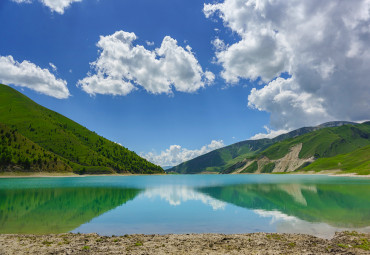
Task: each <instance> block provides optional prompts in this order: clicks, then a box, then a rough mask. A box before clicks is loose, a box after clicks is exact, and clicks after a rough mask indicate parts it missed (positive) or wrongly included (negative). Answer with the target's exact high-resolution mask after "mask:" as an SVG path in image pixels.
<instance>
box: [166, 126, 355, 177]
mask: <svg viewBox="0 0 370 255" xmlns="http://www.w3.org/2000/svg"><path fill="white" fill-rule="evenodd" d="M345 124H355V123H351V122H346V121H334V122H328V123H324V124H322V125H320V126H317V127H303V128H299V129H297V130H293V131H291V132H289V133H286V134H282V135H279V136H277V137H275V138H273V139H259V140H247V141H242V142H238V143H235V144H232V145H229V146H226V147H223V148H220V149H217V150H214V151H211V152H209V153H207V154H204V155H201V156H199V157H196V158H194V159H191V160H189V161H186V162H184V163H181V164H179V165H178V166H175V167H173V168H170V169H168V171H172V172H178V173H182V174H196V173H201V172H222V171H224V170H225V169H228V168H230V167H232V166H233V165H234V164H236V163H238V162H240V161H242V160H243V159H245V158H249V157H252V156H254V155H256V154H258V153H259V152H261V151H263V150H265V149H266V148H268V147H269V146H271V145H273V144H274V143H276V142H278V141H282V140H285V139H288V138H293V137H297V136H300V135H302V134H306V133H309V132H312V131H315V130H319V129H322V128H326V127H333V126H334V127H335V126H341V125H345Z"/></svg>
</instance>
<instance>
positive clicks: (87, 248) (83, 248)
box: [82, 245, 90, 250]
mask: <svg viewBox="0 0 370 255" xmlns="http://www.w3.org/2000/svg"><path fill="white" fill-rule="evenodd" d="M82 250H90V246H88V245H85V246H84V247H82Z"/></svg>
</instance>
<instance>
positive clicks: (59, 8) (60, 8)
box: [12, 0, 82, 14]
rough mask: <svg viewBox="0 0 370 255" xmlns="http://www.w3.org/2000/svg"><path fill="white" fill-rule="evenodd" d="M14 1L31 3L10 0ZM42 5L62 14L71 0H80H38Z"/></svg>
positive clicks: (30, 0) (29, 0) (21, 1)
mask: <svg viewBox="0 0 370 255" xmlns="http://www.w3.org/2000/svg"><path fill="white" fill-rule="evenodd" d="M12 1H13V2H16V3H32V0H12ZM39 1H40V2H41V3H42V4H43V5H45V6H46V7H48V8H50V10H51V11H54V12H57V13H59V14H63V13H64V10H65V9H66V8H68V7H69V6H70V5H71V4H72V3H73V2H81V1H82V0H39Z"/></svg>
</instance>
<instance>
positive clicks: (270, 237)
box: [266, 234, 281, 240]
mask: <svg viewBox="0 0 370 255" xmlns="http://www.w3.org/2000/svg"><path fill="white" fill-rule="evenodd" d="M266 237H267V238H269V239H275V240H281V236H280V235H279V234H270V235H267V236H266Z"/></svg>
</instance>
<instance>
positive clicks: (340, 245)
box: [337, 243, 349, 249]
mask: <svg viewBox="0 0 370 255" xmlns="http://www.w3.org/2000/svg"><path fill="white" fill-rule="evenodd" d="M337 245H338V246H339V247H341V248H345V249H347V248H349V246H348V245H347V244H343V243H339V244H337Z"/></svg>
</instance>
